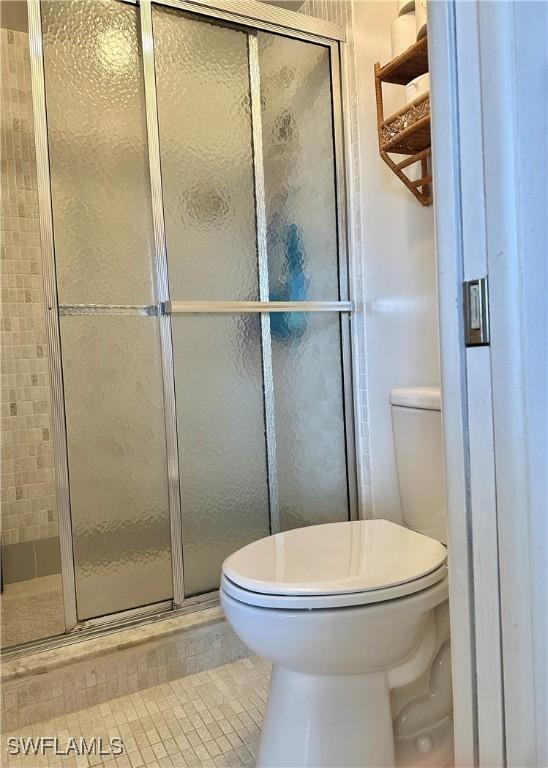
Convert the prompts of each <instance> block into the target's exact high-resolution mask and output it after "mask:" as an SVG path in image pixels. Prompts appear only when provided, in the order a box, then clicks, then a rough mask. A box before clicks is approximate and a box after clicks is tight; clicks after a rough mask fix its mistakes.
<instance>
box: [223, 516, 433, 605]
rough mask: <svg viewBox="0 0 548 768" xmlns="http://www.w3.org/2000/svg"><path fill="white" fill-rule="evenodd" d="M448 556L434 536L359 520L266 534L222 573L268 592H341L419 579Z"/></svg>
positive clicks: (240, 583) (234, 557) (385, 522)
mask: <svg viewBox="0 0 548 768" xmlns="http://www.w3.org/2000/svg"><path fill="white" fill-rule="evenodd" d="M446 557H447V550H446V549H445V547H444V546H443V544H440V542H439V541H436V540H435V539H431V538H430V537H429V536H424V535H423V534H420V533H416V532H415V531H411V530H409V529H408V528H404V527H403V526H401V525H396V524H395V523H391V522H389V521H388V520H357V521H353V522H344V523H327V524H325V525H313V526H310V527H308V528H297V529H295V530H292V531H285V532H284V533H277V534H274V535H273V536H267V537H266V538H265V539H260V540H259V541H255V542H253V543H252V544H248V545H247V546H246V547H243V549H240V550H238V552H235V553H234V554H233V555H230V557H228V558H227V559H226V560H225V562H224V564H223V574H224V576H226V577H227V578H228V579H230V581H231V582H233V583H234V584H236V585H238V586H239V587H242V588H243V589H246V590H250V591H252V592H258V593H262V594H267V595H337V594H349V593H355V592H367V591H369V590H379V589H383V588H389V587H393V586H396V585H398V584H405V583H406V582H412V581H415V580H416V579H420V578H421V577H423V576H425V575H426V574H428V573H431V572H432V571H434V570H436V569H437V568H439V567H440V566H441V565H443V563H444V562H445V560H446Z"/></svg>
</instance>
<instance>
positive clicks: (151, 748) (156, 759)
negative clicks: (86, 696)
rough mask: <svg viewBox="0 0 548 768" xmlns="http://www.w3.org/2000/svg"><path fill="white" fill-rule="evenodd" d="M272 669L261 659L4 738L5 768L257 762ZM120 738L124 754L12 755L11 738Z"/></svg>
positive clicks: (172, 767) (170, 767)
mask: <svg viewBox="0 0 548 768" xmlns="http://www.w3.org/2000/svg"><path fill="white" fill-rule="evenodd" d="M269 677H270V665H269V664H268V663H266V662H264V661H262V660H260V659H258V658H256V657H248V658H246V659H242V660H240V661H236V662H233V663H230V664H225V665H223V666H221V667H216V668H214V669H209V670H207V671H205V672H199V673H197V674H194V675H188V676H186V677H181V678H179V679H177V680H173V681H171V682H169V683H163V684H162V685H157V686H154V687H153V688H148V689H146V690H143V691H139V692H137V693H132V694H130V695H127V696H121V697H120V698H117V699H113V700H112V701H109V702H106V703H104V704H100V705H97V706H93V707H88V708H86V709H81V710H78V711H76V712H72V713H70V714H67V715H63V716H61V717H57V718H55V719H53V720H48V721H45V722H41V723H35V724H34V725H32V726H28V727H26V728H21V729H20V730H19V731H17V733H5V734H4V739H3V741H4V744H3V750H4V754H3V755H2V757H3V759H2V761H1V763H2V765H3V766H6V768H26V767H27V766H28V767H29V768H30V767H31V766H32V768H41V767H42V766H43V767H44V768H46V766H47V768H55V767H56V766H59V768H88V767H89V768H91V767H92V766H100V767H101V768H102V767H103V766H104V768H140V767H141V766H148V767H149V768H185V767H186V766H196V767H199V766H203V767H204V768H205V767H206V766H207V767H208V768H209V766H211V767H212V768H213V767H215V768H216V767H217V766H219V768H232V766H234V767H236V766H252V765H255V760H256V754H257V749H258V743H259V735H260V728H261V724H262V721H263V716H264V709H265V703H266V696H267V689H268V682H269ZM39 736H43V737H44V736H45V737H57V738H58V747H59V750H61V749H64V748H65V745H66V744H67V742H68V740H69V739H70V737H73V738H75V739H76V740H79V739H80V737H83V738H85V739H86V741H89V740H91V739H92V738H93V737H95V738H96V739H98V738H99V737H102V741H103V745H107V744H108V742H109V739H111V738H113V737H117V738H120V739H121V740H122V742H123V747H124V752H123V754H122V755H120V756H116V757H114V756H110V755H105V756H99V755H89V756H75V755H69V756H62V757H60V756H56V755H55V754H54V753H53V751H52V750H48V751H47V753H46V754H45V755H44V756H40V755H24V756H23V755H16V756H14V755H9V754H8V739H9V738H10V737H18V738H21V737H22V738H23V739H28V738H29V737H34V738H35V739H36V738H37V737H39Z"/></svg>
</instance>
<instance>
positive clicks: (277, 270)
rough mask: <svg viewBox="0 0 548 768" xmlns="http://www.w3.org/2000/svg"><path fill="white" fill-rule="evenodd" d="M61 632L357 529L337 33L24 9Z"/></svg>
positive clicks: (76, 2) (79, 1)
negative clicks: (230, 566) (268, 550)
mask: <svg viewBox="0 0 548 768" xmlns="http://www.w3.org/2000/svg"><path fill="white" fill-rule="evenodd" d="M28 8H29V41H30V50H31V71H32V98H33V109H34V129H35V142H36V166H37V186H38V197H39V209H40V232H41V248H42V259H43V273H44V290H45V302H46V329H47V339H48V350H49V367H50V379H51V392H52V438H53V449H54V457H55V471H56V490H57V510H58V516H59V537H60V552H61V572H62V584H63V604H64V626H65V631H66V632H71V631H72V630H74V628H78V629H81V628H82V627H86V626H88V625H91V626H95V625H97V624H100V623H103V622H112V621H113V620H118V621H119V620H125V619H126V618H128V619H131V618H135V616H138V615H140V614H141V613H145V614H148V613H152V612H159V611H165V610H169V609H173V608H178V607H181V606H183V605H185V606H186V605H193V604H194V603H196V602H199V601H203V600H204V596H205V599H208V598H209V597H211V595H212V593H214V592H215V590H216V589H217V588H218V584H219V577H220V567H221V563H222V561H223V559H224V558H225V557H226V556H227V555H228V554H229V553H231V552H233V551H234V550H236V549H237V548H239V547H241V546H243V545H245V544H247V543H249V542H251V541H253V540H255V539H258V538H260V537H262V536H266V535H268V534H269V533H271V532H276V531H282V530H287V529H288V528H293V527H297V526H302V525H312V524H317V523H325V522H332V521H333V522H334V521H340V520H347V519H351V518H353V517H355V516H356V515H357V498H356V497H357V490H356V469H355V447H354V434H353V418H354V417H353V407H352V381H351V379H352V375H351V318H352V303H351V301H350V297H349V288H348V268H347V262H348V256H347V235H346V229H347V222H346V217H345V170H344V157H343V154H344V151H343V145H344V142H343V122H342V77H341V62H342V59H341V57H342V55H343V54H342V51H341V39H342V33H341V30H340V29H339V28H338V27H336V26H335V25H332V24H330V23H328V22H324V21H320V20H317V19H311V18H309V17H306V16H301V15H300V14H295V13H291V12H286V11H283V10H281V9H278V8H273V7H270V6H266V5H264V6H263V5H262V4H260V3H253V2H247V1H246V0H242V1H241V2H240V1H239V0H234V1H233V2H227V1H226V0H216V1H214V2H205V1H204V0H188V2H187V0H159V1H158V2H150V0H140V2H131V1H127V0H72V2H70V3H59V2H56V0H51V1H50V0H29V2H28Z"/></svg>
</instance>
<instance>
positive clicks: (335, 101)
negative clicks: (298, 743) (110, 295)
mask: <svg viewBox="0 0 548 768" xmlns="http://www.w3.org/2000/svg"><path fill="white" fill-rule="evenodd" d="M118 1H119V2H125V3H130V4H132V5H136V6H138V8H139V14H140V28H141V45H142V66H143V77H144V89H145V112H146V124H147V139H148V156H149V169H150V188H151V198H152V212H153V228H154V248H155V253H154V260H155V267H156V298H157V301H158V304H157V305H152V306H129V305H62V306H59V304H58V299H57V280H56V273H55V249H54V237H53V216H52V201H51V182H50V168H49V149H48V134H47V116H46V115H47V111H46V94H45V76H44V58H43V40H42V23H41V13H40V0H28V18H29V46H30V60H31V78H32V99H33V119H34V129H35V143H36V165H37V184H38V198H39V214H40V232H41V244H42V259H43V282H44V295H45V317H46V334H47V343H48V351H49V374H50V384H51V397H52V418H51V420H52V438H53V448H54V464H55V478H56V493H57V507H58V516H59V537H60V548H61V571H62V582H63V600H64V612H65V628H66V633H71V632H74V631H82V630H86V629H88V628H90V629H92V628H94V627H97V626H101V625H104V624H106V623H114V622H122V623H123V622H124V621H132V620H135V619H136V618H137V617H139V616H142V615H143V614H150V613H158V612H162V611H165V610H166V609H170V608H180V607H181V606H183V605H184V606H185V607H186V606H188V607H191V606H192V605H193V604H195V603H197V602H202V601H203V600H207V599H211V598H212V597H214V595H215V593H210V594H209V595H204V596H202V597H198V598H187V599H185V597H184V578H183V576H184V574H183V546H182V519H181V503H180V488H179V464H178V448H177V423H176V410H175V381H174V370H173V350H172V338H171V313H173V312H178V311H192V312H193V311H211V310H213V309H214V308H213V307H211V306H210V307H206V308H202V309H201V310H200V309H198V308H196V307H194V308H191V307H188V306H187V307H181V306H180V305H181V304H189V302H176V301H171V300H170V296H169V285H168V279H167V252H166V240H165V225H164V212H163V198H162V178H161V168H160V147H159V127H158V109H157V95H156V76H155V60H154V39H153V30H152V2H151V0H140V1H139V0H118ZM154 2H155V4H156V5H159V6H167V7H171V8H176V9H179V10H181V11H186V12H191V13H193V14H196V15H199V16H203V17H204V20H205V19H206V18H210V19H213V20H215V19H217V20H219V21H220V22H221V23H222V22H223V21H224V22H229V23H231V24H233V25H235V26H236V27H238V28H240V29H242V30H243V31H246V32H247V33H248V41H249V46H248V48H249V74H250V88H251V109H252V130H253V154H254V168H253V170H254V181H255V196H256V229H257V251H258V260H259V298H260V300H259V301H258V302H242V303H238V304H239V307H238V310H237V311H238V312H241V311H248V312H250V311H252V312H260V314H261V337H262V347H263V349H262V359H263V388H264V398H265V401H264V404H265V432H266V448H267V462H268V467H269V504H270V515H271V525H272V528H273V530H276V529H279V514H278V495H277V483H276V472H275V459H276V445H275V429H274V415H273V385H272V360H271V339H270V321H269V314H268V313H269V312H271V311H284V312H287V311H300V312H303V311H307V312H309V311H312V312H317V311H323V312H325V311H329V312H338V313H339V314H340V319H341V322H340V332H341V351H342V374H343V388H344V391H343V395H344V398H343V400H344V420H345V434H346V461H347V478H348V497H349V508H350V517H351V519H355V518H357V517H358V503H357V499H358V489H357V483H356V446H355V436H354V400H353V386H352V378H353V369H352V340H351V330H350V313H351V311H352V309H353V307H352V303H351V301H350V298H349V275H348V247H347V241H348V237H347V218H346V185H345V158H344V139H343V112H342V99H343V90H342V78H341V58H342V57H343V55H344V52H343V49H342V46H341V43H343V42H344V31H343V29H342V28H341V27H339V26H338V25H336V24H333V23H331V22H327V21H323V20H321V19H315V18H312V17H309V16H305V15H303V14H300V13H296V12H294V11H286V10H285V9H282V8H275V7H273V6H269V5H266V4H264V3H260V2H256V1H255V0H213V1H212V2H209V1H208V0H154ZM257 30H263V31H267V32H272V33H275V34H280V35H284V36H287V37H293V38H297V39H301V40H303V41H305V42H312V43H316V44H320V45H322V46H324V47H327V48H329V49H330V62H331V91H332V108H333V135H334V157H335V188H336V204H337V230H338V262H339V263H338V267H339V294H340V301H338V302H337V301H335V302H289V303H282V302H279V303H278V302H276V303H275V302H269V301H268V271H267V252H266V211H265V201H264V172H263V169H262V147H261V144H262V135H261V130H260V128H261V126H260V73H259V70H258V53H257V45H256V43H257V40H256V32H257ZM252 41H253V42H252ZM257 158H259V162H257ZM196 303H197V304H199V303H200V302H196ZM205 303H207V304H210V303H209V302H201V304H205ZM216 304H217V305H218V306H217V307H216V308H215V310H214V311H220V312H227V311H232V312H234V311H236V309H235V308H234V307H233V308H230V307H227V306H226V305H227V304H231V302H216ZM244 304H253V305H254V306H248V307H247V309H246V308H244V307H243V305H244ZM288 304H289V305H291V306H288ZM304 304H306V308H305V307H304V306H303V305H304ZM222 305H225V306H224V308H223V306H222ZM65 314H66V315H69V314H138V315H158V317H159V326H160V342H161V354H162V378H163V393H164V412H165V425H166V445H167V475H168V498H169V514H170V530H171V548H172V553H171V556H172V576H173V595H174V596H173V601H172V602H171V601H168V602H165V601H164V602H162V603H156V604H151V605H148V606H142V607H139V608H135V609H130V610H125V611H121V612H119V613H114V614H110V615H109V616H105V617H99V618H97V619H89V620H84V621H79V620H78V617H77V608H76V583H75V563H74V551H73V538H72V521H71V507H70V487H69V468H68V452H67V435H66V416H65V402H64V387H63V370H62V358H61V343H60V329H59V316H60V315H65ZM42 642H46V643H47V642H50V643H51V640H46V641H42ZM38 645H39V643H38Z"/></svg>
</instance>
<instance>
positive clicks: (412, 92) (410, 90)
mask: <svg viewBox="0 0 548 768" xmlns="http://www.w3.org/2000/svg"><path fill="white" fill-rule="evenodd" d="M429 90H430V75H429V74H428V72H426V73H425V74H424V75H419V76H418V77H416V78H415V79H414V80H411V82H410V83H408V84H407V85H406V86H405V103H406V104H410V103H411V102H412V101H415V99H418V98H419V96H422V95H423V93H427V92H428V91H429Z"/></svg>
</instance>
